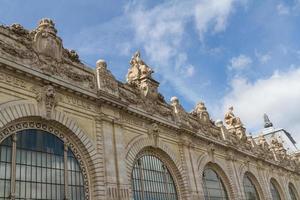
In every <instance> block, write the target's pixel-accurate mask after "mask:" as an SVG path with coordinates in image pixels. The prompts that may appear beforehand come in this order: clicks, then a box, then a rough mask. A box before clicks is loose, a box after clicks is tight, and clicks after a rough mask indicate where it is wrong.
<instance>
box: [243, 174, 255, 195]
mask: <svg viewBox="0 0 300 200" xmlns="http://www.w3.org/2000/svg"><path fill="white" fill-rule="evenodd" d="M244 192H245V196H246V200H259V196H258V194H257V190H256V188H255V185H254V184H253V183H252V181H251V180H250V178H249V177H248V175H247V174H246V175H245V176H244Z"/></svg>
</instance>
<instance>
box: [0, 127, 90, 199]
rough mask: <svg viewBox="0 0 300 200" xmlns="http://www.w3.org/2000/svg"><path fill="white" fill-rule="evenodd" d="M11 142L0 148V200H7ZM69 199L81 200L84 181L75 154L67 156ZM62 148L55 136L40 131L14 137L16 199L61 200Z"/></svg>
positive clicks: (8, 141)
mask: <svg viewBox="0 0 300 200" xmlns="http://www.w3.org/2000/svg"><path fill="white" fill-rule="evenodd" d="M11 156H12V139H11V137H8V138H7V139H5V140H4V141H3V142H2V143H1V144H0V199H9V195H10V179H11ZM67 161H68V163H67V169H66V170H68V174H69V177H68V179H69V180H70V181H69V191H70V197H69V199H74V200H77V199H78V200H83V199H85V196H84V194H85V193H84V191H85V189H84V181H83V175H82V172H81V168H80V165H79V163H78V161H77V159H76V158H75V156H74V154H73V153H72V152H71V151H70V150H69V151H68V152H67ZM64 170H65V169H64V144H63V142H62V141H61V140H60V139H59V138H57V137H56V136H54V135H52V134H50V133H47V132H44V131H39V130H23V131H20V132H18V133H17V134H16V177H15V178H16V199H18V200H21V199H22V200H24V199H31V200H37V199H41V200H42V199H47V200H48V199H49V200H63V199H64V198H65V191H64V187H65V186H64Z"/></svg>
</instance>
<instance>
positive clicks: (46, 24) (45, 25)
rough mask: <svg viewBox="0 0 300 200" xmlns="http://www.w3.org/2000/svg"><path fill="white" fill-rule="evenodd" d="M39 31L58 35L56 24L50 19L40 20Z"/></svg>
mask: <svg viewBox="0 0 300 200" xmlns="http://www.w3.org/2000/svg"><path fill="white" fill-rule="evenodd" d="M37 29H38V30H39V31H41V30H43V31H46V32H48V33H51V34H53V35H56V33H57V30H56V28H55V23H54V22H53V21H52V20H51V19H49V18H43V19H41V20H40V22H39V25H38V28H37Z"/></svg>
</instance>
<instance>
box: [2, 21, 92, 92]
mask: <svg viewBox="0 0 300 200" xmlns="http://www.w3.org/2000/svg"><path fill="white" fill-rule="evenodd" d="M56 33H57V30H56V29H55V24H54V22H53V21H52V20H51V19H42V20H41V21H40V23H39V25H38V27H37V28H36V29H35V30H32V31H28V30H26V29H24V28H23V27H22V26H21V25H19V24H13V25H11V26H0V52H1V55H2V56H1V57H2V58H3V56H4V57H5V58H7V59H9V60H12V61H14V62H18V63H21V64H25V65H28V66H29V67H31V68H34V69H38V70H40V71H41V72H43V73H46V74H48V75H51V76H57V77H60V78H62V79H66V80H70V81H71V82H74V83H81V84H80V85H81V86H83V87H86V88H89V89H94V88H95V81H96V80H95V75H94V74H93V73H92V72H89V70H87V67H86V66H84V65H83V64H82V63H81V62H80V60H79V56H78V54H77V53H76V52H75V51H74V50H71V51H69V50H68V49H64V48H63V44H62V40H61V39H60V38H59V37H58V36H57V35H56Z"/></svg>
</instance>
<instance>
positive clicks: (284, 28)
mask: <svg viewBox="0 0 300 200" xmlns="http://www.w3.org/2000/svg"><path fill="white" fill-rule="evenodd" d="M43 17H48V18H52V19H53V20H54V22H55V23H56V28H57V29H58V35H59V36H60V37H61V38H62V39H63V41H64V47H66V48H69V49H75V50H76V51H77V52H78V53H79V55H80V58H81V60H82V61H84V62H85V63H87V64H88V65H89V66H91V67H93V66H95V63H96V61H97V60H98V59H100V58H101V59H105V60H106V61H107V63H108V66H109V69H110V70H111V71H112V72H113V74H114V75H115V76H116V77H117V79H119V80H121V81H125V75H126V73H127V69H128V67H129V60H130V58H131V56H132V54H133V53H134V52H135V51H136V50H140V51H141V53H142V58H143V59H144V61H145V62H146V63H148V65H150V66H151V67H152V68H153V69H154V70H155V75H154V77H155V79H157V80H158V81H159V82H160V83H161V85H160V92H162V93H163V94H164V96H165V98H166V100H169V99H170V98H171V97H172V96H177V97H179V99H180V101H181V103H182V104H183V106H184V107H185V109H186V110H187V111H191V110H192V109H193V107H194V105H195V104H196V103H197V102H198V101H200V100H201V101H204V102H205V103H206V105H207V108H208V110H209V112H210V114H211V116H212V118H213V119H222V118H223V115H224V113H225V112H226V110H227V108H228V106H229V105H233V106H234V108H235V113H236V115H238V116H240V117H241V119H242V121H243V122H244V124H245V126H246V128H247V129H248V131H249V132H255V131H256V130H258V129H259V128H261V127H262V126H263V118H262V116H263V113H267V114H269V117H270V119H271V120H272V121H273V124H274V125H275V126H276V127H283V128H286V129H287V130H288V131H290V132H291V133H292V134H293V136H294V137H295V138H296V140H299V142H300V123H299V122H300V112H299V111H300V109H299V105H300V35H299V32H300V0H285V1H283V0H187V1H179V0H178V1H176V0H174V1H168V0H165V1H152V0H139V1H121V0H110V1H108V0H107V1H100V0H91V1H79V0H75V1H65V0H59V1H58V0H52V1H42V0H40V1H34V0H27V1H24V0H15V1H11V0H1V7H0V22H1V23H4V24H7V25H9V24H12V23H16V22H17V23H20V24H22V25H23V26H24V27H26V28H28V29H34V28H35V27H36V26H37V23H38V21H39V20H40V19H41V18H43Z"/></svg>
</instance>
